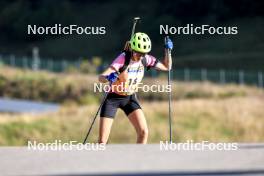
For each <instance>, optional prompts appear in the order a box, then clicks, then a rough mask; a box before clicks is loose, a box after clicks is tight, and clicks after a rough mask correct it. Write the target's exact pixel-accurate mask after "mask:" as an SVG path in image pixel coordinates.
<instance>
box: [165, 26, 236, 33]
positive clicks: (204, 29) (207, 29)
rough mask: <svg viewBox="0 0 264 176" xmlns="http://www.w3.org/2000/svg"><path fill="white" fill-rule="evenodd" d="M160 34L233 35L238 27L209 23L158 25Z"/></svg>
mask: <svg viewBox="0 0 264 176" xmlns="http://www.w3.org/2000/svg"><path fill="white" fill-rule="evenodd" d="M160 34H166V35H168V34H171V35H174V34H177V35H180V34H185V35H204V34H210V35H214V34H216V35H235V34H238V27H236V26H218V27H215V26H211V25H208V24H206V25H201V26H194V25H193V24H187V25H186V26H184V27H182V26H169V25H160Z"/></svg>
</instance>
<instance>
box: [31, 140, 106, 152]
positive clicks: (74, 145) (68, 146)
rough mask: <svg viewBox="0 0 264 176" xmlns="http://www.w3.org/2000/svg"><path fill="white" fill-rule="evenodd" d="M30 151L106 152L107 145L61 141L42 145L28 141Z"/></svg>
mask: <svg viewBox="0 0 264 176" xmlns="http://www.w3.org/2000/svg"><path fill="white" fill-rule="evenodd" d="M27 149H28V150H40V151H44V150H53V151H58V150H65V151H68V150H89V151H100V150H105V149H106V147H105V144H99V143H86V144H82V143H78V142H77V141H70V142H68V143H63V142H62V141H61V140H55V141H54V142H50V143H41V142H37V141H33V142H32V141H28V145H27Z"/></svg>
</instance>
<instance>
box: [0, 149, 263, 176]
mask: <svg viewBox="0 0 264 176" xmlns="http://www.w3.org/2000/svg"><path fill="white" fill-rule="evenodd" d="M0 175H264V144H240V145H239V148H238V150H235V151H219V150H214V151H210V150H205V151H184V150H180V151H172V150H170V151H161V150H160V145H159V144H150V145H128V144H122V145H121V144H120V145H107V146H106V149H105V150H104V151H87V150H82V151H79V150H70V151H51V150H49V151H39V150H35V151H34V150H28V149H27V148H26V147H1V148H0Z"/></svg>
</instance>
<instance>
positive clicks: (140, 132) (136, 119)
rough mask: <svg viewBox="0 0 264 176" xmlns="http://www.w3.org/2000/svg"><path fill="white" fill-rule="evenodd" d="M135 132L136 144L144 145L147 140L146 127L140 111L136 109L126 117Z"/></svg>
mask: <svg viewBox="0 0 264 176" xmlns="http://www.w3.org/2000/svg"><path fill="white" fill-rule="evenodd" d="M128 119H129V120H130V122H131V123H132V124H133V126H134V127H135V129H136V132H137V143H139V144H146V143H147V140H148V126H147V122H146V119H145V116H144V114H143V111H142V110H141V109H137V110H135V111H133V112H131V113H130V114H129V115H128Z"/></svg>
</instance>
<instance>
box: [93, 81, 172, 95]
mask: <svg viewBox="0 0 264 176" xmlns="http://www.w3.org/2000/svg"><path fill="white" fill-rule="evenodd" d="M93 89H94V93H96V92H110V91H111V90H115V91H117V92H124V93H125V92H127V93H129V92H139V90H140V91H143V92H157V93H158V92H171V90H172V88H171V85H159V84H157V85H156V84H153V85H144V84H143V83H138V84H137V85H130V86H127V85H126V84H125V83H121V84H118V85H111V86H110V85H107V84H103V83H94V87H93Z"/></svg>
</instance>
